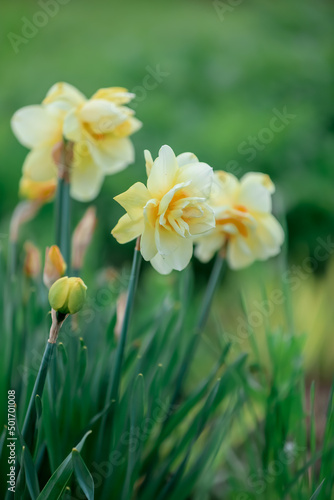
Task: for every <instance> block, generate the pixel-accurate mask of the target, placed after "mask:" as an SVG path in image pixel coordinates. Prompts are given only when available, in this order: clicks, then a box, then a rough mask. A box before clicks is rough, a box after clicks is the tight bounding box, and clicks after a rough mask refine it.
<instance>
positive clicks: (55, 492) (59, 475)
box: [37, 431, 92, 500]
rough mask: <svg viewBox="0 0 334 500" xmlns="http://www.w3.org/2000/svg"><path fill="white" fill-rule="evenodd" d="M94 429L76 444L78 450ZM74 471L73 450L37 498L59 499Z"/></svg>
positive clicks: (42, 499) (45, 499)
mask: <svg viewBox="0 0 334 500" xmlns="http://www.w3.org/2000/svg"><path fill="white" fill-rule="evenodd" d="M91 432H92V431H88V432H86V434H85V435H84V437H83V438H82V439H81V441H80V443H78V444H77V446H75V449H76V450H78V451H81V450H82V447H83V445H84V444H85V441H86V439H87V437H88V436H89V434H91ZM72 473H73V461H72V451H71V453H70V454H69V455H67V457H66V458H65V460H64V461H63V462H62V463H61V464H60V466H59V467H58V469H57V470H56V471H55V472H54V473H53V474H52V476H51V477H50V479H49V481H48V482H47V483H46V485H45V486H44V488H43V490H42V492H41V493H40V495H39V496H38V498H37V500H58V498H59V497H60V495H61V494H62V492H63V491H64V489H65V487H66V485H67V482H68V481H69V479H70V477H71V475H72Z"/></svg>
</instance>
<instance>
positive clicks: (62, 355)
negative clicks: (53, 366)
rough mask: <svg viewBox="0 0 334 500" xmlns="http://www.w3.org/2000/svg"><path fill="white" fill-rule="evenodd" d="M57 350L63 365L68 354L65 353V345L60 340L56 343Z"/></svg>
mask: <svg viewBox="0 0 334 500" xmlns="http://www.w3.org/2000/svg"><path fill="white" fill-rule="evenodd" d="M57 350H58V353H59V354H60V358H61V361H62V363H63V365H64V367H65V366H66V365H67V362H68V355H67V351H66V349H65V346H64V344H63V343H62V342H59V343H58V344H57Z"/></svg>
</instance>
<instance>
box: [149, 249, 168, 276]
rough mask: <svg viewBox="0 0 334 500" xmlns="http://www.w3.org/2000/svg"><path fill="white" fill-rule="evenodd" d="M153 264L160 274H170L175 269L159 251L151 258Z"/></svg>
mask: <svg viewBox="0 0 334 500" xmlns="http://www.w3.org/2000/svg"><path fill="white" fill-rule="evenodd" d="M151 265H152V267H153V268H154V269H155V270H156V271H158V273H160V274H170V273H171V272H172V270H173V267H172V266H170V265H169V264H168V263H167V262H166V259H165V257H163V256H162V255H160V254H159V253H157V254H156V255H155V256H154V257H153V259H151Z"/></svg>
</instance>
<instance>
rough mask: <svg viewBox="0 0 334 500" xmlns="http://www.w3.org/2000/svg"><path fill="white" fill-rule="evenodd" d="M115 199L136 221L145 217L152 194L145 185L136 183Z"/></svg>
mask: <svg viewBox="0 0 334 500" xmlns="http://www.w3.org/2000/svg"><path fill="white" fill-rule="evenodd" d="M114 199H115V201H117V203H119V204H120V205H121V206H122V207H123V208H124V209H125V210H126V211H127V213H128V214H129V217H130V218H131V219H134V220H136V219H138V218H140V217H143V212H144V207H145V205H146V203H147V202H148V201H149V199H150V194H149V192H148V190H147V187H146V186H145V185H144V184H143V183H141V182H136V183H135V184H134V185H133V186H131V187H130V188H129V189H128V190H127V191H125V192H124V193H122V194H119V195H118V196H115V198H114Z"/></svg>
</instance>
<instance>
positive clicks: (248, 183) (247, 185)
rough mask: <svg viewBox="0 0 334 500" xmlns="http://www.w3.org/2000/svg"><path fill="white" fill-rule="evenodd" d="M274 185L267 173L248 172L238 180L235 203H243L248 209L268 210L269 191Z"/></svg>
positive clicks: (271, 190)
mask: <svg viewBox="0 0 334 500" xmlns="http://www.w3.org/2000/svg"><path fill="white" fill-rule="evenodd" d="M274 189H275V188H274V185H273V183H272V182H271V180H270V178H269V176H268V175H265V174H260V173H253V172H250V173H248V174H246V175H245V176H244V177H243V178H242V179H241V181H240V191H239V195H238V197H237V199H236V200H235V201H236V204H237V205H244V206H245V207H247V209H248V210H253V211H256V212H270V211H271V208H272V203H271V193H273V192H274Z"/></svg>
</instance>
